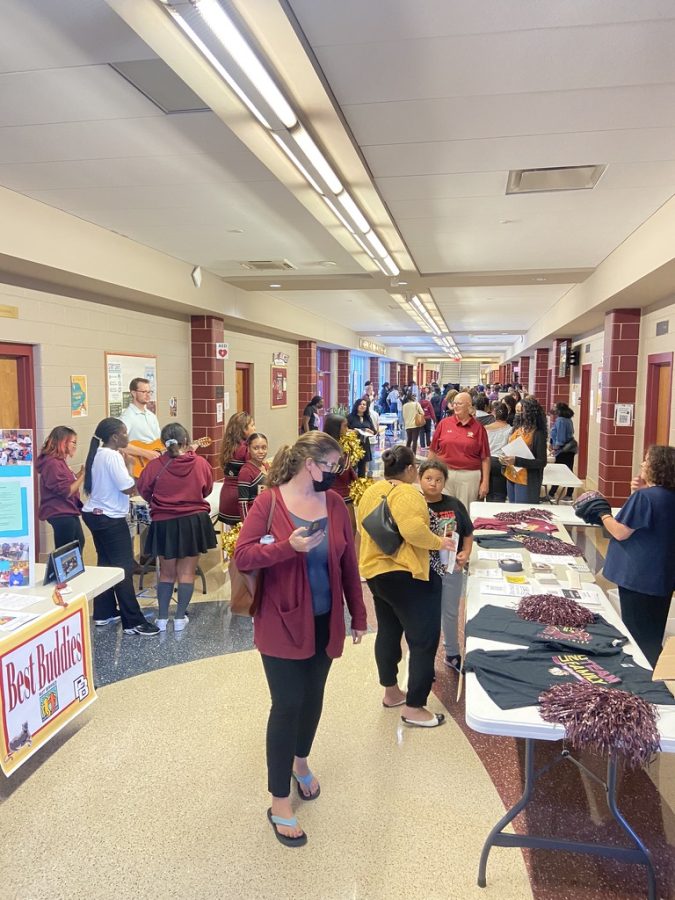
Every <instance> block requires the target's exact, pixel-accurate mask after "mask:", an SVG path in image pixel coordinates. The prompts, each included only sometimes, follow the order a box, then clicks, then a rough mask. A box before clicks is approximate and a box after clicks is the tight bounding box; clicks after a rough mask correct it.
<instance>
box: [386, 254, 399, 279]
mask: <svg viewBox="0 0 675 900" xmlns="http://www.w3.org/2000/svg"><path fill="white" fill-rule="evenodd" d="M382 262H383V263H384V267H385V268H386V270H387V272H389V274H390V275H398V273H399V272H400V271H401V270H400V269H399V267H398V266H397V265H396V263H395V262H394V260H393V259H392V258H391V256H389V254H387V255H386V256H383V257H382Z"/></svg>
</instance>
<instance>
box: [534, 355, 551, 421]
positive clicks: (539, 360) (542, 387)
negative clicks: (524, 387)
mask: <svg viewBox="0 0 675 900" xmlns="http://www.w3.org/2000/svg"><path fill="white" fill-rule="evenodd" d="M532 393H533V394H534V396H535V397H536V398H537V400H538V401H539V402H540V403H541V405H542V406H543V407H544V409H546V396H547V394H548V347H544V348H540V349H539V350H535V353H534V385H533V387H532Z"/></svg>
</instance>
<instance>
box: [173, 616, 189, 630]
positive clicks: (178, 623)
mask: <svg viewBox="0 0 675 900" xmlns="http://www.w3.org/2000/svg"><path fill="white" fill-rule="evenodd" d="M189 621H190V620H189V619H188V617H187V616H185V618H183V619H174V620H173V630H174V631H182V630H183V629H184V628H185V626H186V625H187V623H188V622H189Z"/></svg>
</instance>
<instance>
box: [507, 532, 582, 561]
mask: <svg viewBox="0 0 675 900" xmlns="http://www.w3.org/2000/svg"><path fill="white" fill-rule="evenodd" d="M522 542H523V546H524V547H525V549H526V550H529V551H530V553H538V554H540V555H541V556H583V553H582V552H581V550H580V549H579V548H578V547H577V545H576V544H568V543H567V542H566V541H561V540H560V538H555V537H547V538H538V537H533V536H531V535H529V534H528V535H527V536H526V537H524V538H522Z"/></svg>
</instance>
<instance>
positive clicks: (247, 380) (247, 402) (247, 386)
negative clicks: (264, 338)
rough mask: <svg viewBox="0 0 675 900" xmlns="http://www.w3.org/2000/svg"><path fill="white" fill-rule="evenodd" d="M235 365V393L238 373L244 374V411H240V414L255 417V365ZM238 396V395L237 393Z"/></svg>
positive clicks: (240, 363) (238, 363)
mask: <svg viewBox="0 0 675 900" xmlns="http://www.w3.org/2000/svg"><path fill="white" fill-rule="evenodd" d="M234 365H235V391H236V386H237V382H236V373H237V372H241V373H242V385H243V395H244V396H243V399H244V409H243V410H239V412H247V413H248V414H249V415H250V416H253V390H252V386H253V379H252V377H251V376H252V372H253V363H247V362H237V363H235V364H234ZM235 396H236V393H235ZM254 418H255V416H254Z"/></svg>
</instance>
